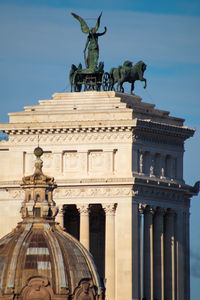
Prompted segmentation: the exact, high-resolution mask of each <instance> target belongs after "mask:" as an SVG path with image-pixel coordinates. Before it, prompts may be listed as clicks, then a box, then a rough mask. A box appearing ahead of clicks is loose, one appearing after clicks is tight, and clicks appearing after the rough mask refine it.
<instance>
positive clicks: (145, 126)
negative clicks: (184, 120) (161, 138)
mask: <svg viewBox="0 0 200 300" xmlns="http://www.w3.org/2000/svg"><path fill="white" fill-rule="evenodd" d="M135 131H136V132H137V131H139V132H146V133H152V134H160V135H165V136H167V135H168V136H173V137H180V138H182V139H187V138H189V137H191V136H193V134H194V132H195V130H194V129H190V128H187V127H185V126H184V127H183V126H175V125H170V124H164V123H158V122H153V121H148V120H140V119H137V123H136V126H135Z"/></svg>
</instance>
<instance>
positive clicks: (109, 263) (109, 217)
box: [102, 203, 116, 300]
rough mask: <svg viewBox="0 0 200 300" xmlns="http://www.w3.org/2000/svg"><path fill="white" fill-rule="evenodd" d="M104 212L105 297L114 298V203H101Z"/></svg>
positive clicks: (112, 299) (110, 299)
mask: <svg viewBox="0 0 200 300" xmlns="http://www.w3.org/2000/svg"><path fill="white" fill-rule="evenodd" d="M102 207H103V209H104V211H105V214H106V236H105V279H106V299H108V300H115V210H116V204H113V203H112V204H102Z"/></svg>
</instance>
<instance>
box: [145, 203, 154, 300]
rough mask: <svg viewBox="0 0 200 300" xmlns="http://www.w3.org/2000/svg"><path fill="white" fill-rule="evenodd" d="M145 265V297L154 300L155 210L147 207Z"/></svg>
mask: <svg viewBox="0 0 200 300" xmlns="http://www.w3.org/2000/svg"><path fill="white" fill-rule="evenodd" d="M143 251H144V255H143V256H144V264H143V289H144V293H143V294H144V295H143V297H144V298H145V299H148V300H153V210H152V208H151V207H149V206H146V208H145V210H144V248H143Z"/></svg>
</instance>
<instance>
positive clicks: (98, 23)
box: [92, 12, 102, 33]
mask: <svg viewBox="0 0 200 300" xmlns="http://www.w3.org/2000/svg"><path fill="white" fill-rule="evenodd" d="M101 16H102V12H101V13H100V16H99V17H98V19H97V24H96V26H95V27H94V28H92V33H96V32H97V30H98V29H99V25H100V20H101Z"/></svg>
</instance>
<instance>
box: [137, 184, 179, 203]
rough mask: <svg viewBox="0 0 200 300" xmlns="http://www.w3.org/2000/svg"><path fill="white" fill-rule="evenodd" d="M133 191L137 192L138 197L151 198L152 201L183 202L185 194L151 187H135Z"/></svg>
mask: <svg viewBox="0 0 200 300" xmlns="http://www.w3.org/2000/svg"><path fill="white" fill-rule="evenodd" d="M133 192H134V193H135V195H136V197H137V198H138V199H140V198H141V199H142V200H151V201H165V202H169V201H172V202H178V203H181V204H183V200H184V199H183V195H182V193H176V192H175V191H171V190H170V189H168V190H165V189H159V188H153V187H152V188H151V187H141V186H138V187H136V186H135V187H134V188H133Z"/></svg>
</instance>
